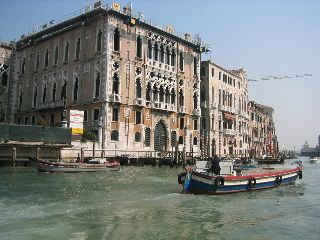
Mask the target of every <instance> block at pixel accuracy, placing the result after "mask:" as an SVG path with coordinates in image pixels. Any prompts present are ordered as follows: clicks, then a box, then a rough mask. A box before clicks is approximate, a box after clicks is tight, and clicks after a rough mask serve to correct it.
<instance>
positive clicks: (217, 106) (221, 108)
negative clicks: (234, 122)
mask: <svg viewBox="0 0 320 240" xmlns="http://www.w3.org/2000/svg"><path fill="white" fill-rule="evenodd" d="M201 107H202V108H210V109H218V110H219V111H225V112H230V113H233V114H237V115H239V116H242V117H244V118H247V119H249V114H248V113H246V112H244V111H241V110H239V109H236V108H234V107H229V106H224V105H222V104H218V103H212V102H211V103H210V105H209V103H208V102H207V101H202V102H201Z"/></svg>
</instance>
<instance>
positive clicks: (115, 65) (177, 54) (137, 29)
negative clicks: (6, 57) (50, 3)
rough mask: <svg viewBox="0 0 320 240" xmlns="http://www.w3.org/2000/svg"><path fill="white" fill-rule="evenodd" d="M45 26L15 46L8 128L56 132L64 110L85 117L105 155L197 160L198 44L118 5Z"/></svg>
mask: <svg viewBox="0 0 320 240" xmlns="http://www.w3.org/2000/svg"><path fill="white" fill-rule="evenodd" d="M50 24H51V25H50ZM50 24H49V25H48V26H47V25H45V26H44V27H43V28H42V29H41V30H40V31H36V32H34V33H32V34H30V35H28V36H23V37H22V38H21V39H20V40H19V41H18V43H17V45H16V51H15V55H14V59H13V62H14V70H15V71H14V73H13V74H12V76H11V80H12V82H13V88H14V89H16V94H13V95H12V97H11V100H10V103H11V109H12V110H13V111H12V112H11V115H10V117H11V119H12V120H13V119H14V121H15V122H16V123H19V124H42V125H51V126H60V124H61V121H62V118H63V112H64V110H65V109H66V110H71V109H76V110H83V111H84V123H85V126H86V128H88V129H89V128H91V129H94V130H95V131H96V130H97V129H98V128H99V126H100V128H101V127H102V128H101V129H102V136H101V147H102V148H103V149H110V150H128V151H137V150H141V151H158V152H161V151H175V149H176V147H177V149H178V150H179V151H182V150H184V151H185V152H193V153H194V155H196V154H199V144H200V141H199V137H200V131H199V130H200V116H201V109H200V102H199V101H198V99H199V96H200V76H199V74H200V62H201V59H200V57H201V50H202V48H201V46H200V44H199V41H197V40H196V39H191V37H190V35H188V34H186V35H185V37H183V38H181V37H178V36H176V35H174V34H173V32H172V28H171V27H167V29H166V30H162V29H160V28H158V27H155V26H153V25H151V24H148V23H146V22H145V21H142V20H141V19H139V18H134V17H132V16H131V10H130V9H128V8H124V10H123V11H122V10H120V6H119V5H118V4H113V7H104V6H101V5H100V3H99V2H98V3H96V4H95V7H94V8H93V9H88V8H87V9H86V10H85V11H84V12H83V13H82V14H80V15H78V16H75V17H73V18H71V19H67V20H65V21H62V22H60V23H56V24H55V23H50Z"/></svg>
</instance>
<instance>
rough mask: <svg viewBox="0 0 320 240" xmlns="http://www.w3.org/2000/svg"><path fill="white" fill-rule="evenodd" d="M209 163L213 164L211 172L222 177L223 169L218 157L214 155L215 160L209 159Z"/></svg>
mask: <svg viewBox="0 0 320 240" xmlns="http://www.w3.org/2000/svg"><path fill="white" fill-rule="evenodd" d="M209 161H210V163H211V167H210V172H212V173H214V174H216V175H220V171H221V168H220V164H219V162H220V159H219V158H218V156H217V155H214V157H213V158H209Z"/></svg>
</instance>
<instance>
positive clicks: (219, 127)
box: [201, 61, 249, 157]
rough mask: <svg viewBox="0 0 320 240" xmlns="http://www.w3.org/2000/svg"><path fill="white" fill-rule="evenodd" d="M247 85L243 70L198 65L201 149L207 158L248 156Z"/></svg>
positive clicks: (207, 63)
mask: <svg viewBox="0 0 320 240" xmlns="http://www.w3.org/2000/svg"><path fill="white" fill-rule="evenodd" d="M247 103H248V82H247V78H246V72H245V71H244V70H243V69H239V70H231V71H228V70H226V69H224V68H223V67H220V66H218V65H217V64H215V63H212V62H210V61H204V62H202V63H201V112H202V124H201V127H202V128H201V129H202V138H201V140H202V141H201V142H202V145H201V147H202V150H203V151H204V153H206V152H208V155H209V156H214V155H218V156H222V157H226V156H237V157H245V156H249V152H248V150H249V129H248V120H249V115H248V109H247Z"/></svg>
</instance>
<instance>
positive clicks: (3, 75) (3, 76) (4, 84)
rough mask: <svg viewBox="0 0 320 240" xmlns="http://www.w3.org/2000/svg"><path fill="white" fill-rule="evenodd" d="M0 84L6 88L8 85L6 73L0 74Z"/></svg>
mask: <svg viewBox="0 0 320 240" xmlns="http://www.w3.org/2000/svg"><path fill="white" fill-rule="evenodd" d="M1 84H2V85H3V86H7V84H8V74H7V72H3V73H2V79H1Z"/></svg>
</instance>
